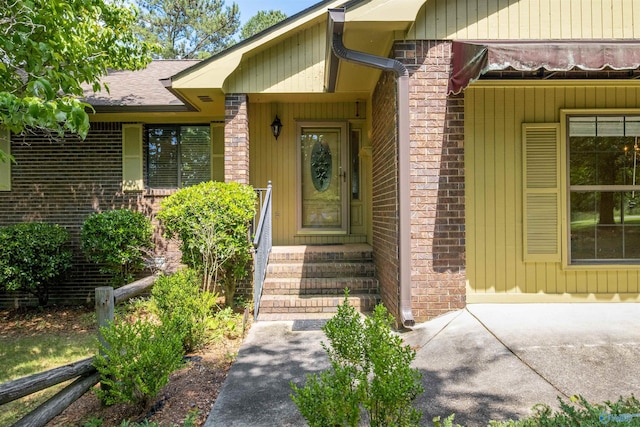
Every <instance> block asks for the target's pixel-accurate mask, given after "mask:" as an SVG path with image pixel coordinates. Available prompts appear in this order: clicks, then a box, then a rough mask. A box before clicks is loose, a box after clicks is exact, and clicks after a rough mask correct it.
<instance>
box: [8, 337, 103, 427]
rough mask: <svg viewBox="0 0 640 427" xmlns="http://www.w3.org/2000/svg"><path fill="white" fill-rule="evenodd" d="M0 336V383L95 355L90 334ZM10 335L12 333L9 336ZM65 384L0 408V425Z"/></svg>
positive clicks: (51, 394)
mask: <svg viewBox="0 0 640 427" xmlns="http://www.w3.org/2000/svg"><path fill="white" fill-rule="evenodd" d="M21 332H24V333H23V334H20V335H16V336H0V360H2V369H0V383H4V382H6V381H11V380H13V379H17V378H21V377H24V376H28V375H31V374H37V373H39V372H43V371H46V370H49V369H53V368H56V367H58V366H62V365H66V364H68V363H72V362H75V361H78V360H81V359H85V358H87V357H91V356H93V355H94V354H95V352H96V348H97V344H96V334H95V332H94V331H77V332H73V331H72V332H67V331H64V332H63V331H55V332H49V333H48V332H46V330H43V331H35V332H34V331H28V330H24V329H22V328H21ZM12 335H14V334H12ZM66 384H67V383H65V384H59V385H57V386H54V387H51V388H49V389H46V390H43V391H41V392H38V393H34V394H32V395H30V396H25V397H23V398H22V399H18V400H15V401H13V402H9V403H7V404H5V405H2V406H0V426H4V425H11V424H13V423H14V422H15V421H17V420H19V419H20V418H22V417H23V416H24V415H26V414H27V413H29V412H30V411H32V410H33V409H35V408H36V407H37V406H39V405H40V404H41V403H43V402H44V401H46V400H47V399H48V398H50V397H51V396H53V395H54V394H55V393H57V392H58V391H60V390H61V389H62V388H63V387H64V386H65V385H66Z"/></svg>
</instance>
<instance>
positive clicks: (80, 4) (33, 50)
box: [0, 0, 152, 137]
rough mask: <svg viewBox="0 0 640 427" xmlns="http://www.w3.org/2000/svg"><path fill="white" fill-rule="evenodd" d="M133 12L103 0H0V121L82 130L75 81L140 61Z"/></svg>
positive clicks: (83, 109)
mask: <svg viewBox="0 0 640 427" xmlns="http://www.w3.org/2000/svg"><path fill="white" fill-rule="evenodd" d="M135 22H136V13H135V10H132V9H131V8H130V7H128V6H126V7H125V6H124V4H123V3H120V2H118V1H115V2H114V1H109V0H0V124H2V125H4V126H6V127H7V128H9V129H10V130H11V131H13V132H15V133H20V132H22V131H24V130H25V129H29V128H35V129H44V130H47V131H49V132H54V133H57V134H59V135H61V134H63V133H64V132H65V131H70V132H73V133H78V134H79V135H80V136H82V137H85V136H86V134H87V132H88V131H89V118H88V115H87V109H88V108H90V107H89V105H88V104H86V103H83V102H81V101H80V99H79V98H80V97H82V96H83V94H84V92H83V87H82V84H87V85H89V86H91V87H92V88H93V90H94V91H98V90H100V89H101V87H103V85H102V84H101V83H100V79H101V77H102V76H104V75H106V74H107V70H108V69H121V70H125V69H126V70H134V69H140V68H144V67H145V66H146V65H147V63H148V62H149V61H150V59H151V56H150V55H151V50H152V46H151V45H149V44H148V43H145V42H141V41H140V39H139V38H138V37H137V35H136V32H135V31H134V29H135Z"/></svg>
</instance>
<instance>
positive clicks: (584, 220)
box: [570, 192, 640, 262]
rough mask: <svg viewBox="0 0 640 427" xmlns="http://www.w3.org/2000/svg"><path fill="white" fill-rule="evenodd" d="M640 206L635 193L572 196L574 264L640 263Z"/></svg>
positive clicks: (573, 193)
mask: <svg viewBox="0 0 640 427" xmlns="http://www.w3.org/2000/svg"><path fill="white" fill-rule="evenodd" d="M638 202H640V194H637V195H636V193H635V192H572V193H571V227H570V230H571V259H572V261H574V262H589V261H603V260H609V261H612V260H617V261H627V260H640V203H638Z"/></svg>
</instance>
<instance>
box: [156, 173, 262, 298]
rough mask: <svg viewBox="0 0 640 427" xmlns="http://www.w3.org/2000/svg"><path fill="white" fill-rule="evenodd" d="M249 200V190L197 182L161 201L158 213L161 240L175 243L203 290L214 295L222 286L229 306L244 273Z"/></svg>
mask: <svg viewBox="0 0 640 427" xmlns="http://www.w3.org/2000/svg"><path fill="white" fill-rule="evenodd" d="M255 201H256V195H255V192H254V190H253V188H252V187H251V186H248V185H243V184H238V183H235V182H229V183H223V182H203V183H201V184H198V185H194V186H192V187H187V188H183V189H180V190H178V191H177V192H176V193H174V194H173V195H171V196H169V197H167V198H166V199H165V200H163V202H162V204H161V209H160V212H159V213H158V218H159V219H160V221H161V222H162V225H163V227H164V229H165V236H166V237H176V238H178V239H179V240H180V249H181V251H182V261H183V262H184V263H185V264H186V265H188V266H189V267H192V268H195V269H196V270H198V271H200V272H202V274H203V289H205V290H208V291H215V290H216V285H217V284H218V283H220V284H222V287H223V290H224V296H225V302H226V304H227V305H229V306H233V303H234V302H233V298H234V296H235V290H236V284H237V282H238V281H239V280H241V279H242V278H244V277H245V276H246V275H247V272H248V270H247V265H248V262H249V260H250V259H251V242H250V240H249V226H250V224H251V220H252V218H253V216H254V215H255Z"/></svg>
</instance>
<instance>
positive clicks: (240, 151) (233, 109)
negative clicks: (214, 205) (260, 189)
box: [224, 93, 249, 184]
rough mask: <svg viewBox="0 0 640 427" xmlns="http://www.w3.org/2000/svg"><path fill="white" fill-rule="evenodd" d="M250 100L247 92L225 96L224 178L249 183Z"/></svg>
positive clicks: (226, 180) (228, 180) (227, 180)
mask: <svg viewBox="0 0 640 427" xmlns="http://www.w3.org/2000/svg"><path fill="white" fill-rule="evenodd" d="M248 105H249V100H248V99H247V95H246V94H240V93H232V94H228V95H227V96H226V98H225V126H224V180H225V182H232V181H235V182H239V183H241V184H249V112H248Z"/></svg>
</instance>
